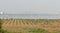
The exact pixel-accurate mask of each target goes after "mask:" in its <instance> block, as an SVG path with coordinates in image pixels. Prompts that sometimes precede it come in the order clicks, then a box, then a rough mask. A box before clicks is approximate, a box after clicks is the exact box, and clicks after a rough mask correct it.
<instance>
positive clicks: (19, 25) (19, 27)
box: [2, 19, 60, 32]
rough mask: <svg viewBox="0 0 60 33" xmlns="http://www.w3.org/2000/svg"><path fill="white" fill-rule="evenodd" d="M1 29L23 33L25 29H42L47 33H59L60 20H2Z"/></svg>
mask: <svg viewBox="0 0 60 33" xmlns="http://www.w3.org/2000/svg"><path fill="white" fill-rule="evenodd" d="M2 22H3V25H2V28H3V29H4V30H8V31H12V32H13V31H17V32H19V31H23V30H24V29H26V28H42V29H45V30H46V31H48V32H53V31H60V20H59V19H56V20H41V19H38V20H37V19H3V20H2Z"/></svg>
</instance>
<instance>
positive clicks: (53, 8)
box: [0, 0, 60, 14]
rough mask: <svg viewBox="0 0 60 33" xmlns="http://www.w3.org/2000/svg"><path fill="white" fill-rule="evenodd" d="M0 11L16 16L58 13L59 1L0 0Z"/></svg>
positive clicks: (59, 11)
mask: <svg viewBox="0 0 60 33" xmlns="http://www.w3.org/2000/svg"><path fill="white" fill-rule="evenodd" d="M0 11H3V12H5V13H17V14H35V13H37V14H40V13H50V14H51V13H52V14H56V13H60V0H0Z"/></svg>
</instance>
